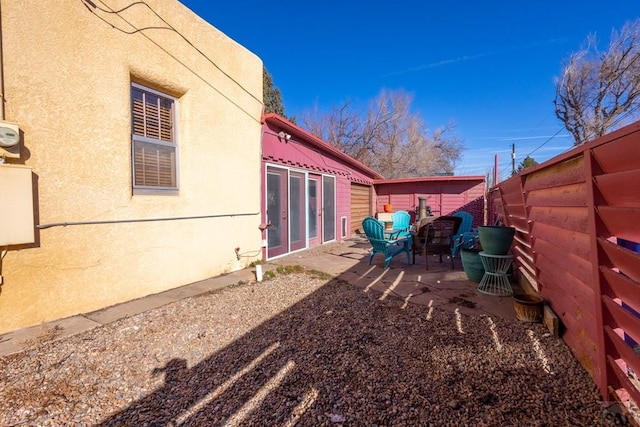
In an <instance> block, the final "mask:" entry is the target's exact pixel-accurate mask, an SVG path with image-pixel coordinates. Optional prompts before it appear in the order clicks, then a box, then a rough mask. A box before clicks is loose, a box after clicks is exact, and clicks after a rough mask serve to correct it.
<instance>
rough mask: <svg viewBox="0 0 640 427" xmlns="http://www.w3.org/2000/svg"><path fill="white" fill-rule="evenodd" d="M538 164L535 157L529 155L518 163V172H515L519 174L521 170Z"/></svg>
mask: <svg viewBox="0 0 640 427" xmlns="http://www.w3.org/2000/svg"><path fill="white" fill-rule="evenodd" d="M537 164H538V162H536V161H535V159H534V158H533V157H529V156H527V157H525V158H524V159H523V160H522V161H521V162H520V164H519V165H518V169H516V173H515V174H519V173H520V172H522V171H523V170H525V169H526V168H530V167H531V166H535V165H537Z"/></svg>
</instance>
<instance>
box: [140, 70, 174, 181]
mask: <svg viewBox="0 0 640 427" xmlns="http://www.w3.org/2000/svg"><path fill="white" fill-rule="evenodd" d="M134 89H136V90H139V91H142V92H146V93H149V94H151V95H155V96H159V97H161V98H164V99H166V100H169V101H171V103H172V118H171V120H172V129H171V140H170V141H166V140H162V139H158V138H153V137H148V136H144V135H139V134H135V133H134V131H135V130H134V111H133V108H134V106H133V90H134ZM130 93H131V104H130V112H131V184H132V187H133V194H177V193H178V190H179V177H180V173H179V155H178V122H177V118H178V100H177V99H176V98H174V97H172V96H170V95H167V94H166V93H162V92H159V91H157V90H154V89H151V88H148V87H146V86H143V85H140V84H137V83H133V82H132V83H131V89H130ZM136 143H138V144H147V145H149V144H152V145H156V146H158V147H159V148H162V147H165V148H168V149H173V153H174V154H173V159H172V168H173V174H175V177H174V178H173V181H174V182H173V184H174V185H168V186H167V185H141V184H136Z"/></svg>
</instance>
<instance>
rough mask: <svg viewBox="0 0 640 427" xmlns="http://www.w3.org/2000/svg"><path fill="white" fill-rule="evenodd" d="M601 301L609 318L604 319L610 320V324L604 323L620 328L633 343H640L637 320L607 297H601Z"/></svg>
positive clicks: (639, 327) (639, 328)
mask: <svg viewBox="0 0 640 427" xmlns="http://www.w3.org/2000/svg"><path fill="white" fill-rule="evenodd" d="M602 301H603V302H604V306H605V307H606V311H607V313H608V315H609V316H608V317H610V319H607V318H606V317H605V319H607V320H611V323H609V322H607V321H606V320H605V322H606V323H609V326H611V327H612V328H622V330H624V331H625V333H626V334H627V335H629V336H630V337H631V338H632V339H633V340H634V341H635V342H640V322H638V318H637V317H636V316H634V315H633V314H631V312H630V311H629V310H627V309H625V308H623V307H622V306H621V305H620V304H618V303H617V302H615V301H614V300H613V299H611V297H608V296H607V295H603V296H602Z"/></svg>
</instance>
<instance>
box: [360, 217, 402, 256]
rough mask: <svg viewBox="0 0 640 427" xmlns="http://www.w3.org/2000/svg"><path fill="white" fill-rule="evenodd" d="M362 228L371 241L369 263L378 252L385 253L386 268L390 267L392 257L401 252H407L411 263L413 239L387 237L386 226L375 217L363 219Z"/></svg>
mask: <svg viewBox="0 0 640 427" xmlns="http://www.w3.org/2000/svg"><path fill="white" fill-rule="evenodd" d="M362 229H363V230H364V234H366V236H367V239H369V243H371V253H370V254H369V264H371V262H372V261H373V256H374V255H375V254H377V253H381V254H382V255H384V268H387V267H389V263H390V262H391V259H392V258H393V257H395V256H396V255H400V254H401V253H403V252H404V253H406V254H407V264H410V263H411V254H410V252H409V251H410V249H411V240H410V239H409V238H403V237H400V238H391V239H390V238H385V235H384V226H383V225H382V224H380V222H379V221H378V220H377V219H375V218H373V217H370V216H369V217H366V218H365V219H363V220H362Z"/></svg>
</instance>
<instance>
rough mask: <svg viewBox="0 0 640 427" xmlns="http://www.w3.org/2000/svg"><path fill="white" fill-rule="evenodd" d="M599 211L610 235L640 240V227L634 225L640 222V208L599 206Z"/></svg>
mask: <svg viewBox="0 0 640 427" xmlns="http://www.w3.org/2000/svg"><path fill="white" fill-rule="evenodd" d="M598 213H599V214H600V219H602V222H603V223H604V225H605V227H606V228H607V231H608V232H609V235H611V236H617V237H622V238H623V239H627V240H631V241H632V242H640V227H637V226H634V224H640V208H612V207H609V206H598Z"/></svg>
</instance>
